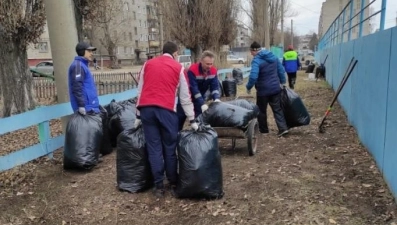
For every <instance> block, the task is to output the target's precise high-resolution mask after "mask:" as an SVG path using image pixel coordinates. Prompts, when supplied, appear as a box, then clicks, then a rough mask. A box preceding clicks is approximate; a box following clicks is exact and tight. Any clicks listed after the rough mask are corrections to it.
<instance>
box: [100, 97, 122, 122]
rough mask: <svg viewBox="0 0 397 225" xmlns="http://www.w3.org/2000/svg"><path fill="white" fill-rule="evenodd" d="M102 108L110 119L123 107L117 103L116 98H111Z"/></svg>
mask: <svg viewBox="0 0 397 225" xmlns="http://www.w3.org/2000/svg"><path fill="white" fill-rule="evenodd" d="M103 108H105V109H106V111H107V112H108V118H109V119H110V118H112V117H113V116H114V114H116V113H117V112H118V111H120V110H121V109H122V108H123V107H122V106H121V105H120V104H119V103H117V102H116V100H114V99H113V100H112V101H111V102H110V103H109V104H107V105H105V106H103Z"/></svg>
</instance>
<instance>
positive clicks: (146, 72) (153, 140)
mask: <svg viewBox="0 0 397 225" xmlns="http://www.w3.org/2000/svg"><path fill="white" fill-rule="evenodd" d="M177 56H178V46H177V45H176V44H175V43H173V42H166V43H165V44H164V46H163V55H162V56H159V57H156V58H153V59H151V60H148V61H147V62H146V63H145V64H144V65H143V67H142V69H141V72H140V75H139V82H138V96H137V97H138V98H137V119H136V120H135V123H134V127H138V126H139V125H140V124H142V128H143V130H144V135H145V140H146V148H147V152H148V157H149V163H150V167H151V170H152V174H153V177H154V184H155V188H154V195H155V196H156V197H158V198H160V197H163V196H164V183H163V180H164V170H165V173H166V175H167V179H168V181H169V183H170V186H171V187H172V188H173V189H174V188H175V186H176V182H177V175H178V174H177V157H176V146H177V142H178V140H177V139H178V116H177V114H176V105H177V99H178V97H179V100H180V104H181V107H182V108H183V110H184V112H185V114H186V117H187V118H188V119H189V121H190V125H191V127H192V128H193V129H194V130H197V129H198V124H197V123H196V122H195V120H194V109H193V103H192V101H191V96H190V92H189V84H188V81H187V80H186V77H185V75H184V73H183V68H182V65H181V64H179V63H178V62H177V61H176V58H177Z"/></svg>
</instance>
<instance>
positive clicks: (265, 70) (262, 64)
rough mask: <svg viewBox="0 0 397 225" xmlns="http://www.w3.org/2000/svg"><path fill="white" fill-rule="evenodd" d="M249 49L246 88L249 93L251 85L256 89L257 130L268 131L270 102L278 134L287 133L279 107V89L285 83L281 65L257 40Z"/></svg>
mask: <svg viewBox="0 0 397 225" xmlns="http://www.w3.org/2000/svg"><path fill="white" fill-rule="evenodd" d="M250 50H251V55H252V56H254V59H253V60H252V64H251V73H250V76H249V81H248V83H247V85H246V88H247V93H248V94H251V88H252V87H253V86H255V89H256V104H257V105H258V107H259V110H260V113H259V116H258V123H259V131H260V132H261V133H269V128H268V125H267V113H266V109H267V105H268V104H270V107H271V109H272V111H273V114H274V119H275V120H276V124H277V127H278V136H279V137H281V136H284V135H286V134H288V127H287V123H286V121H285V117H284V113H283V110H282V109H281V89H282V87H283V88H285V83H286V79H285V74H284V73H285V71H284V68H283V65H282V64H281V62H280V60H279V59H278V58H277V57H276V56H275V55H274V54H273V53H271V52H269V51H267V50H264V49H261V46H260V44H259V43H257V42H253V43H252V44H251V47H250ZM281 86H282V87H281Z"/></svg>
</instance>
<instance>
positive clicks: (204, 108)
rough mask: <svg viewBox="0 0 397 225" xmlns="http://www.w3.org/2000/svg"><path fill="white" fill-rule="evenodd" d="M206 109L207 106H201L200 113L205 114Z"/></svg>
mask: <svg viewBox="0 0 397 225" xmlns="http://www.w3.org/2000/svg"><path fill="white" fill-rule="evenodd" d="M207 109H208V105H206V104H204V105H202V106H201V112H202V113H203V112H205V111H206V110H207Z"/></svg>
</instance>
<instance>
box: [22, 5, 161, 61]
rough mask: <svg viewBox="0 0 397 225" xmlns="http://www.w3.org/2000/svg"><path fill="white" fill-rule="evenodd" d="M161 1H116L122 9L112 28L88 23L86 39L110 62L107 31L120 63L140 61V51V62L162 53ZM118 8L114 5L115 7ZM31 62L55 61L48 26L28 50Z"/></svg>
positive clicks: (111, 25) (97, 52) (98, 54)
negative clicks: (106, 38) (106, 43)
mask: <svg viewBox="0 0 397 225" xmlns="http://www.w3.org/2000/svg"><path fill="white" fill-rule="evenodd" d="M157 2H158V0H116V1H113V2H112V1H110V4H119V6H118V8H119V11H118V12H116V13H115V14H114V18H113V19H112V21H111V22H109V29H108V30H107V31H104V30H103V29H101V28H100V27H99V26H95V25H86V26H84V29H85V30H86V33H87V37H86V39H85V41H87V42H90V43H91V44H92V45H94V46H95V47H97V51H96V53H95V54H96V57H97V59H100V58H102V59H103V60H104V62H105V64H107V61H108V60H109V55H110V54H109V52H108V49H107V46H106V45H105V44H104V43H105V32H107V33H110V38H111V40H112V41H113V42H114V43H115V45H116V48H115V52H114V53H113V54H116V56H117V58H118V60H119V62H120V63H121V64H123V65H132V64H133V63H137V59H138V57H137V54H138V53H139V59H140V62H141V63H142V62H144V61H145V60H146V59H147V57H148V56H150V55H151V54H154V53H155V52H159V48H160V46H159V44H160V29H159V27H160V26H159V25H160V24H159V19H158V11H157V10H158V7H157ZM113 7H114V6H113ZM27 53H28V59H29V65H31V66H33V65H36V64H37V63H38V62H40V61H45V60H51V59H52V55H51V44H50V39H49V34H48V29H47V26H46V27H45V29H44V33H43V34H42V35H41V37H40V39H39V42H38V43H37V44H35V45H33V44H32V45H30V46H29V47H28V50H27Z"/></svg>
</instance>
